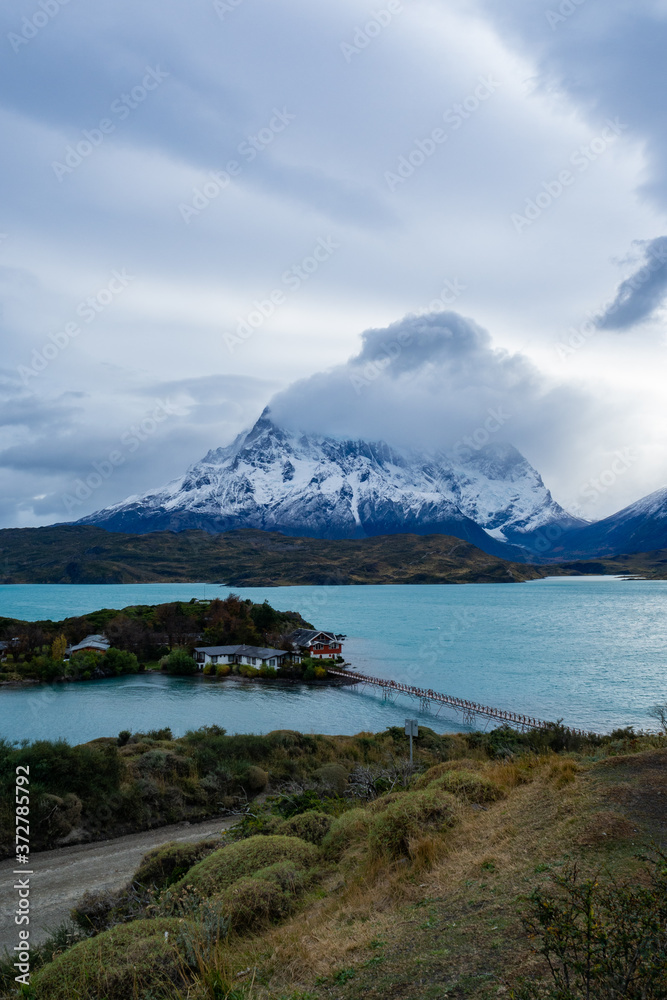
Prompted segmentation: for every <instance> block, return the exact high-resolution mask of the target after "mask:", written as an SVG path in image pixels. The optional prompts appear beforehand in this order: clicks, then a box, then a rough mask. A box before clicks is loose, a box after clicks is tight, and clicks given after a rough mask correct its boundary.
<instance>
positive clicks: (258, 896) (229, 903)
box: [219, 877, 290, 931]
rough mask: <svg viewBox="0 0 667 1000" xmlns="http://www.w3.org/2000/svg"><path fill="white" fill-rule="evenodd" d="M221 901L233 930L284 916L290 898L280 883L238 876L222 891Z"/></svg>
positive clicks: (254, 925)
mask: <svg viewBox="0 0 667 1000" xmlns="http://www.w3.org/2000/svg"><path fill="white" fill-rule="evenodd" d="M219 898H220V902H221V904H222V909H223V911H224V912H225V913H226V914H227V916H228V918H229V922H230V924H231V926H232V927H233V929H234V930H236V931H242V930H248V929H249V928H251V927H256V926H257V925H258V924H261V923H265V922H267V921H269V920H277V919H278V918H279V917H283V916H286V915H287V913H288V912H289V910H290V898H289V896H288V895H287V894H286V893H284V892H283V890H282V889H281V888H280V886H279V885H278V884H277V883H276V882H273V881H269V880H268V879H264V878H252V877H248V878H240V879H238V880H237V881H236V882H234V884H233V885H231V886H230V887H229V888H228V889H225V891H224V892H223V893H222V894H221V896H220V897H219Z"/></svg>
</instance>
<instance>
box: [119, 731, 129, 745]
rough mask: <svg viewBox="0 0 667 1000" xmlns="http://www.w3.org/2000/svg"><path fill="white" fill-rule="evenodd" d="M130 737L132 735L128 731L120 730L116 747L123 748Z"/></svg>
mask: <svg viewBox="0 0 667 1000" xmlns="http://www.w3.org/2000/svg"><path fill="white" fill-rule="evenodd" d="M131 735H132V733H131V732H130V730H129V729H121V731H120V732H119V734H118V746H119V747H124V746H125V744H126V743H127V741H128V740H129V738H130V736H131Z"/></svg>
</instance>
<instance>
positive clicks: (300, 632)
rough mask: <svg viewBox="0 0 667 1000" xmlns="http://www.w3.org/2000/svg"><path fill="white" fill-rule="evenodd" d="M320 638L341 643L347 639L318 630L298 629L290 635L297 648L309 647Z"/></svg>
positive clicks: (333, 633)
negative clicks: (309, 644)
mask: <svg viewBox="0 0 667 1000" xmlns="http://www.w3.org/2000/svg"><path fill="white" fill-rule="evenodd" d="M320 636H323V637H324V638H325V639H330V640H331V641H333V642H340V641H341V640H342V639H347V636H346V635H337V634H336V633H335V632H325V631H324V630H323V629H317V628H297V629H295V630H294V632H291V633H290V639H291V640H292V642H294V643H296V644H297V646H307V645H308V643H310V642H314V641H315V639H317V638H319V637H320Z"/></svg>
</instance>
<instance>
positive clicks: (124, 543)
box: [0, 525, 547, 587]
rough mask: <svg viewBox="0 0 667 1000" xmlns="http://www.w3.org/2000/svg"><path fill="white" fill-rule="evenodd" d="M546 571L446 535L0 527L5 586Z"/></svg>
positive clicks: (430, 578)
mask: <svg viewBox="0 0 667 1000" xmlns="http://www.w3.org/2000/svg"><path fill="white" fill-rule="evenodd" d="M546 573H547V570H546V569H544V570H543V569H537V568H535V567H532V566H526V565H521V564H518V563H510V562H506V561H505V560H503V559H498V558H496V557H495V556H489V555H487V554H486V553H485V552H482V551H480V549H477V548H475V546H474V545H470V544H468V543H467V542H462V541H460V540H459V539H458V538H451V537H449V536H448V535H390V536H380V537H377V538H365V539H352V540H347V539H344V540H341V541H326V540H320V539H316V538H290V537H287V536H285V535H280V534H276V533H272V532H263V531H232V532H227V533H225V534H221V535H208V534H206V532H204V531H183V532H179V533H174V532H169V531H160V532H154V533H151V534H148V535H123V534H117V533H115V532H108V531H105V530H104V529H103V528H95V527H90V526H77V527H70V526H65V525H61V526H55V527H49V528H20V529H19V528H17V529H14V528H11V529H5V530H4V531H0V580H1V582H2V583H154V582H162V583H163V582H166V581H173V582H185V581H200V580H205V581H208V582H220V583H227V584H229V585H230V586H234V587H243V586H245V587H252V586H280V585H283V586H285V585H290V584H292V585H296V584H364V583H511V582H513V581H517V580H533V579H537V578H539V577H541V576H544V575H546Z"/></svg>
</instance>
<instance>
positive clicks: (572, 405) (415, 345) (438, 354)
mask: <svg viewBox="0 0 667 1000" xmlns="http://www.w3.org/2000/svg"><path fill="white" fill-rule="evenodd" d="M592 409H593V403H592V401H591V399H590V398H589V397H588V396H587V395H586V394H585V393H584V392H582V391H581V390H578V389H576V388H573V387H571V386H567V385H559V384H554V383H551V382H550V381H549V380H548V379H547V378H546V377H545V376H544V375H543V374H542V373H541V372H540V371H539V370H538V369H537V368H536V367H535V365H534V364H533V363H532V362H531V361H530V360H529V359H527V358H526V357H525V356H523V355H522V354H520V353H510V352H508V351H505V350H501V349H498V348H495V347H494V346H493V344H492V341H491V337H490V335H489V333H488V332H487V331H486V330H484V329H483V328H482V327H481V326H479V325H478V324H477V323H475V322H474V321H473V320H471V319H466V318H465V317H463V316H460V315H459V314H458V313H455V312H438V313H429V314H427V315H423V316H415V315H409V316H406V317H404V318H403V319H402V320H400V321H399V322H396V323H392V324H391V325H390V326H388V327H385V328H384V329H371V330H367V331H366V332H365V333H364V334H363V335H362V347H361V350H360V351H359V353H358V354H357V355H355V356H354V357H352V358H350V359H349V361H348V362H347V363H346V364H344V365H339V366H337V367H335V368H333V369H331V370H329V371H327V372H321V373H318V374H316V375H313V376H311V377H310V378H307V379H303V380H301V381H298V382H296V383H295V384H294V385H292V386H290V387H289V388H288V389H286V390H285V391H283V392H281V393H279V394H278V395H277V396H276V397H275V398H274V399H273V400H272V401H271V412H272V414H273V416H274V419H275V420H276V421H277V422H278V423H280V424H284V425H286V426H291V427H295V428H297V429H300V430H304V431H310V432H319V433H326V434H332V435H334V436H336V437H342V438H352V439H354V438H362V439H366V440H384V441H386V442H388V443H389V444H391V445H394V446H398V447H404V448H411V447H414V448H424V447H427V448H434V449H437V448H444V449H451V448H454V447H455V446H456V445H457V444H458V443H459V442H460V441H462V440H463V439H464V438H465V437H466V436H468V437H470V436H471V435H474V434H475V433H476V432H480V433H481V431H482V430H483V429H484V428H485V426H487V424H488V421H489V418H491V421H492V424H493V426H494V431H493V434H494V440H496V441H499V442H500V441H504V442H507V443H512V444H514V445H515V446H516V447H518V448H519V449H520V450H522V451H526V452H528V453H531V454H532V455H537V454H539V455H540V463H539V464H540V466H542V464H543V463H544V462H545V461H546V462H548V461H550V460H553V459H554V457H555V455H556V454H558V453H560V452H561V451H562V450H563V448H564V447H565V449H566V450H567V452H568V454H569V455H570V456H571V455H572V444H571V442H572V439H573V438H574V430H575V428H579V427H580V425H581V423H582V422H583V421H585V420H586V417H587V415H590V414H591V412H592ZM580 437H581V435H580V434H579V438H580ZM565 442H567V445H565Z"/></svg>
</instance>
